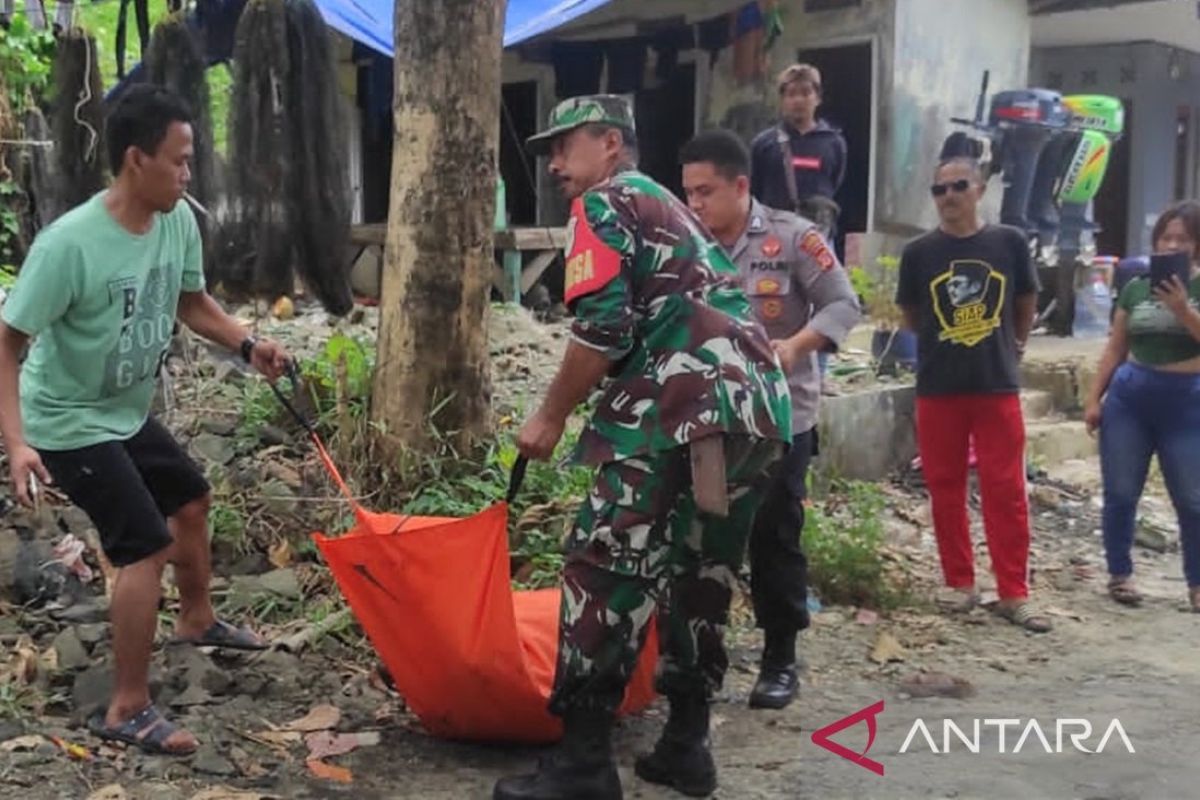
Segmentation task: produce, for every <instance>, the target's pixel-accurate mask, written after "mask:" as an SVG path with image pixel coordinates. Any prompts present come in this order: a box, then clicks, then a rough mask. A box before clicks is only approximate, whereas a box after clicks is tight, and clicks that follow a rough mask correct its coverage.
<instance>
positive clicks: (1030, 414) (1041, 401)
mask: <svg viewBox="0 0 1200 800" xmlns="http://www.w3.org/2000/svg"><path fill="white" fill-rule="evenodd" d="M1054 411H1055V409H1054V395H1052V394H1051V393H1050V392H1044V391H1042V390H1040V389H1023V390H1021V415H1022V416H1023V417H1024V418H1025V421H1026V422H1033V421H1035V420H1042V419H1046V418H1047V417H1049V416H1051V415H1052V414H1054Z"/></svg>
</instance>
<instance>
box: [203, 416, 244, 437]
mask: <svg viewBox="0 0 1200 800" xmlns="http://www.w3.org/2000/svg"><path fill="white" fill-rule="evenodd" d="M200 430H202V431H204V432H205V433H211V434H212V435H213V436H233V435H234V434H235V433H237V420H236V419H234V418H231V417H221V418H215V417H210V418H206V419H202V420H200Z"/></svg>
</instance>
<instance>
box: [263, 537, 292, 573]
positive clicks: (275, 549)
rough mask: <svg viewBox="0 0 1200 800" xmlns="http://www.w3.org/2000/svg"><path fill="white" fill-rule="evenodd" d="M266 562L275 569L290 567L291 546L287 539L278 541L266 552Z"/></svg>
mask: <svg viewBox="0 0 1200 800" xmlns="http://www.w3.org/2000/svg"><path fill="white" fill-rule="evenodd" d="M267 560H268V561H270V562H271V565H272V566H273V567H275V569H286V568H287V567H290V566H291V565H292V545H291V543H290V542H288V540H287V539H280V540H279V541H278V542H276V543H275V544H274V545H272V546H271V548H270V550H268V551H267Z"/></svg>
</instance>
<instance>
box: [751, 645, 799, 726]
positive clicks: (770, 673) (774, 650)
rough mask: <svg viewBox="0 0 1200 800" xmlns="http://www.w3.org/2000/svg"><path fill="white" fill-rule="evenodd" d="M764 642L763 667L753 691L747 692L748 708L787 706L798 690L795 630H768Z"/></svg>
mask: <svg viewBox="0 0 1200 800" xmlns="http://www.w3.org/2000/svg"><path fill="white" fill-rule="evenodd" d="M765 639H766V641H765V642H764V644H763V656H762V667H761V668H760V670H759V673H758V681H757V682H756V683H755V684H754V691H752V692H750V707H751V708H773V709H780V708H787V706H788V705H789V704H790V703H791V702H792V701H793V700H795V699H796V693H797V692H798V691H800V679H799V678H798V677H796V632H795V631H778V630H776V631H767V632H766V637H765Z"/></svg>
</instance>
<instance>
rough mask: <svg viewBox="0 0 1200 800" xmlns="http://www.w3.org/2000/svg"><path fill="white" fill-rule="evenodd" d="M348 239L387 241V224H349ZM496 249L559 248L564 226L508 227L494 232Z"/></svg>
mask: <svg viewBox="0 0 1200 800" xmlns="http://www.w3.org/2000/svg"><path fill="white" fill-rule="evenodd" d="M350 241H351V242H352V243H354V244H359V245H372V244H374V245H380V246H383V245H384V244H386V242H387V225H386V224H384V223H381V222H377V223H371V224H369V225H351V226H350ZM494 242H495V248H496V249H497V250H561V249H563V248H564V247H566V246H567V229H566V228H508V229H506V230H502V231H496V233H495V240H494Z"/></svg>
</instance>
